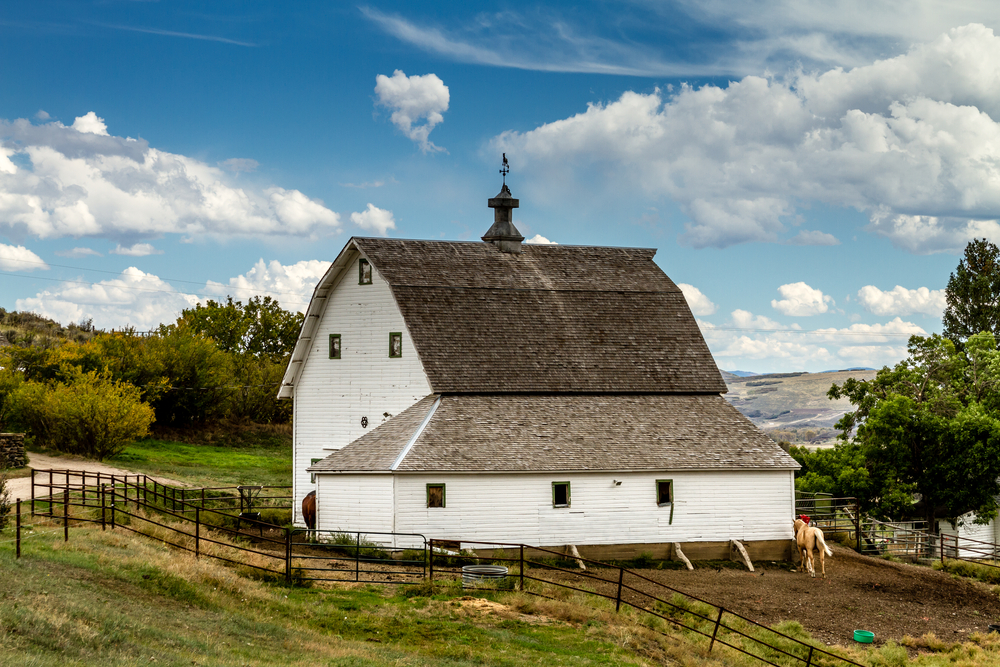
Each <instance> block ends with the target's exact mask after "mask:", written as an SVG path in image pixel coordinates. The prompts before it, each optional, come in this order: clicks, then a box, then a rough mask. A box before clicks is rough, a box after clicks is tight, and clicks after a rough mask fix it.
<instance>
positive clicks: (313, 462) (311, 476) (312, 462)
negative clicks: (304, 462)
mask: <svg viewBox="0 0 1000 667" xmlns="http://www.w3.org/2000/svg"><path fill="white" fill-rule="evenodd" d="M322 460H323V459H310V463H309V467H310V468H311V467H313V466H314V465H316V464H317V463H319V462H320V461H322ZM309 483H310V484H315V483H316V473H314V472H311V473H309Z"/></svg>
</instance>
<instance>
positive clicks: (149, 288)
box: [17, 267, 198, 330]
mask: <svg viewBox="0 0 1000 667" xmlns="http://www.w3.org/2000/svg"><path fill="white" fill-rule="evenodd" d="M196 303H198V297H197V296H195V295H193V294H184V293H181V292H178V291H177V290H176V289H174V288H173V286H172V285H170V284H169V283H167V282H165V281H163V280H161V279H160V278H158V277H157V276H154V275H153V274H151V273H143V272H142V271H140V270H139V269H137V268H135V267H129V268H127V269H125V270H124V271H122V273H121V275H120V276H118V277H117V278H112V279H111V280H104V281H101V282H100V283H96V284H83V283H73V282H65V283H61V284H60V285H59V286H58V287H55V288H53V289H51V290H45V291H43V292H39V293H38V294H37V295H36V296H34V297H31V298H28V299H18V300H17V309H18V310H27V311H32V312H35V313H38V314H39V315H43V316H44V317H50V318H52V319H54V320H56V321H57V322H62V323H63V324H66V323H69V322H83V321H85V320H87V319H88V318H92V319H93V320H94V325H95V326H96V327H98V328H101V329H110V328H114V329H121V328H123V327H126V326H133V327H135V328H136V329H139V330H149V329H153V328H156V327H157V326H159V325H160V324H161V323H163V322H172V321H174V320H175V319H176V318H177V316H178V315H180V312H181V310H183V309H184V308H191V307H193V306H194V305H195V304H196Z"/></svg>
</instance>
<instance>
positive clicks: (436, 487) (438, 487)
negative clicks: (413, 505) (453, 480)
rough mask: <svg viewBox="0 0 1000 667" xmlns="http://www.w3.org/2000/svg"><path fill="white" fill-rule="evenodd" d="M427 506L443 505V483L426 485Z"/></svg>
mask: <svg viewBox="0 0 1000 667" xmlns="http://www.w3.org/2000/svg"><path fill="white" fill-rule="evenodd" d="M427 506H428V507H444V484H428V485H427Z"/></svg>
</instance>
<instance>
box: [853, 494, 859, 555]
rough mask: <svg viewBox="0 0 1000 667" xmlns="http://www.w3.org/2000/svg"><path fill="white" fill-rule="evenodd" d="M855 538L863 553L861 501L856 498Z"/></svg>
mask: <svg viewBox="0 0 1000 667" xmlns="http://www.w3.org/2000/svg"><path fill="white" fill-rule="evenodd" d="M854 538H855V539H856V540H857V542H858V553H861V501H859V500H857V499H855V500H854Z"/></svg>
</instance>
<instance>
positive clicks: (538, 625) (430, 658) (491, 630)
mask: <svg viewBox="0 0 1000 667" xmlns="http://www.w3.org/2000/svg"><path fill="white" fill-rule="evenodd" d="M34 528H35V530H36V532H35V533H34V535H33V536H32V538H31V539H28V540H26V541H25V543H24V555H23V557H22V558H21V559H20V560H15V559H14V554H13V550H12V548H11V545H10V544H9V543H2V544H0V571H2V572H3V573H4V576H2V577H0V665H8V664H9V665H14V664H17V665H21V666H26V667H27V666H32V667H34V666H37V667H48V666H50V665H52V666H54V665H102V666H105V665H107V666H111V667H116V666H119V665H121V666H124V665H137V664H143V665H145V664H155V665H178V666H179V665H185V666H189V665H206V664H207V665H265V666H266V665H324V666H326V665H329V666H338V667H350V666H361V665H375V666H379V665H413V666H422V665H428V666H430V665H435V666H437V665H442V666H446V667H462V666H465V665H470V666H471V665H489V666H496V667H507V666H509V667H528V666H531V665H545V666H546V667H550V666H551V665H566V664H572V665H582V666H602V665H651V664H660V663H661V662H662V661H661V660H660V659H659V658H660V655H661V654H662V652H663V650H664V649H663V647H661V646H660V645H659V644H657V639H656V636H655V635H654V634H653V633H648V632H646V631H645V630H644V629H643V628H641V627H638V626H635V627H633V626H630V625H628V624H627V623H625V621H626V619H625V618H624V617H623V625H621V626H617V625H613V624H610V623H608V622H607V621H606V619H604V616H606V614H604V613H603V612H599V611H592V612H591V613H590V614H589V616H587V615H584V616H581V617H580V618H575V617H574V618H571V619H568V620H564V619H560V618H557V617H553V616H547V617H543V616H540V615H538V614H537V613H535V612H534V611H533V610H532V607H531V605H532V604H534V602H533V601H531V600H519V599H518V598H517V596H516V595H515V596H514V597H510V596H511V594H494V593H482V592H477V595H481V596H492V597H495V598H496V599H498V600H500V601H501V602H504V598H502V597H500V596H502V595H507V596H508V598H509V599H508V600H507V602H506V603H504V604H503V605H502V606H500V605H498V606H497V607H495V608H494V609H492V610H488V611H486V612H483V611H480V610H476V609H474V608H473V605H472V604H470V601H469V600H468V599H462V596H463V592H462V591H461V589H460V588H457V587H445V588H443V589H441V588H438V589H436V590H431V589H429V588H427V587H425V588H424V589H423V590H421V589H416V590H413V589H406V588H403V587H399V588H395V587H381V586H374V585H367V586H348V587H343V588H326V589H324V588H319V587H313V588H291V587H285V586H279V585H274V584H266V583H262V582H259V581H252V580H248V579H244V578H241V577H239V576H237V574H236V573H234V572H233V571H232V570H231V569H227V568H225V567H223V566H221V565H220V564H218V563H217V562H213V561H210V560H208V559H202V560H196V559H194V558H193V557H191V556H189V555H188V554H184V553H180V552H177V551H174V550H170V549H168V548H166V547H164V546H162V545H160V544H158V543H156V542H155V541H153V540H148V539H146V538H142V537H138V536H136V535H134V534H131V533H127V532H125V531H123V530H121V529H118V530H115V531H111V530H108V531H106V532H102V531H101V530H100V529H99V528H92V527H79V528H77V527H74V528H72V529H71V536H70V541H69V542H68V543H63V542H62V541H61V535H60V534H59V531H58V530H56V532H55V533H54V534H47V533H46V531H50V530H53V527H52V526H46V525H44V524H36V525H35V526H34ZM2 537H3V538H7V537H9V532H7V533H5V534H4V535H3V536H2ZM2 541H4V540H0V542H2ZM404 591H407V592H409V593H410V594H409V595H404V594H403V592H404ZM521 597H524V596H521ZM544 602H545V603H546V604H548V605H550V606H549V607H547V609H549V611H550V613H553V614H557V612H553V611H552V609H555V607H554V606H552V605H555V604H556V603H553V602H549V601H544ZM519 607H520V608H523V609H525V610H527V613H525V612H523V611H520V610H519V609H518V608H519ZM688 664H691V665H714V664H718V663H715V662H714V661H709V662H705V661H702V660H701V659H694V660H692V662H689V663H688Z"/></svg>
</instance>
